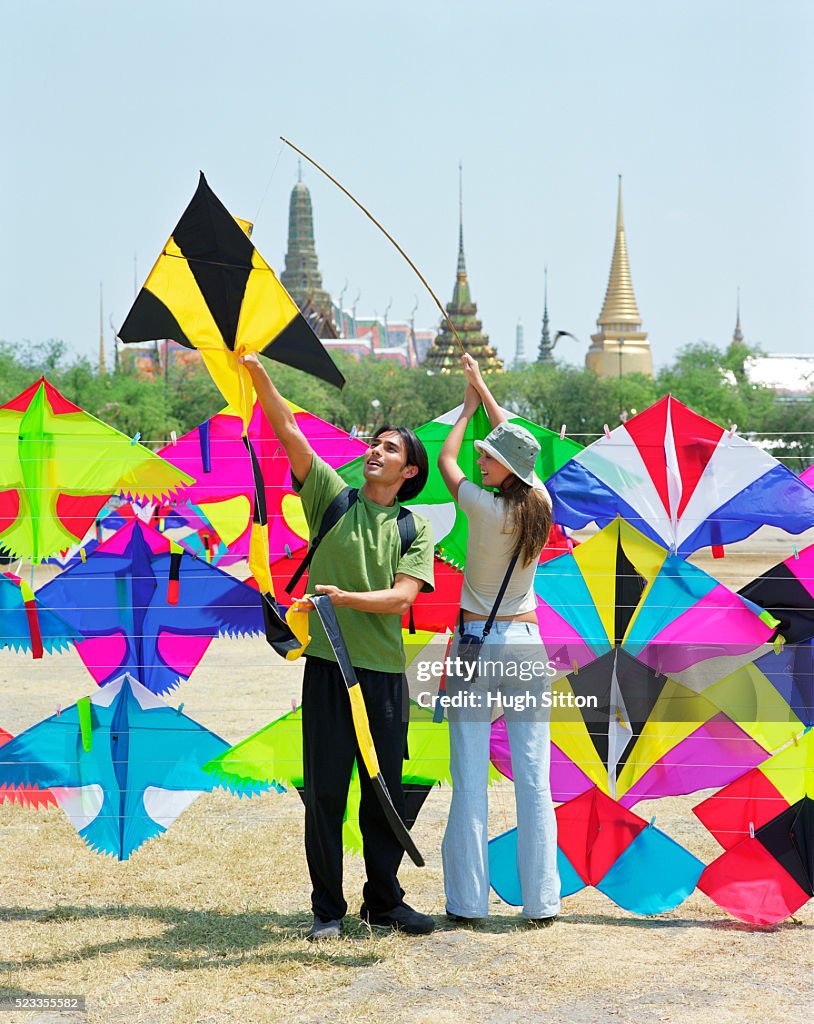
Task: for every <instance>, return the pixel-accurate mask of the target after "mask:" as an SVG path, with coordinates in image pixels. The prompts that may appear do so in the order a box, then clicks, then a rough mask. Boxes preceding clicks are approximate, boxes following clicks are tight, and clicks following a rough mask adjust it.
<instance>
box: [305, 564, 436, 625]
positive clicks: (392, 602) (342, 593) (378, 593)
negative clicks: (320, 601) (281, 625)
mask: <svg viewBox="0 0 814 1024" xmlns="http://www.w3.org/2000/svg"><path fill="white" fill-rule="evenodd" d="M423 585H424V584H423V581H422V580H419V579H417V578H416V577H415V576H408V575H407V573H403V572H399V573H396V578H395V580H393V586H392V587H391V588H390V589H389V590H369V591H365V590H360V591H353V590H340V588H339V587H334V586H333V585H332V584H329V583H328V584H324V583H320V584H317V585H316V586H315V587H314V590H315V591H316V592H317V593H318V594H320V595H324V596H325V597H328V598H330V601H331V604H332V605H333V606H334V608H353V609H354V610H355V611H357V612H373V613H374V614H377V615H406V614H407V612H408V611H409V610H410V605H411V604H412V603H413V601H415V599H416V598H417V597H418V595H419V593H420V591H421V588H422V586H423ZM294 608H295V609H296V610H297V611H298V612H312V611H314V604H313V602H312V601H311V600H309V598H308V597H302V598H300V599H299V600H297V601H295V602H294Z"/></svg>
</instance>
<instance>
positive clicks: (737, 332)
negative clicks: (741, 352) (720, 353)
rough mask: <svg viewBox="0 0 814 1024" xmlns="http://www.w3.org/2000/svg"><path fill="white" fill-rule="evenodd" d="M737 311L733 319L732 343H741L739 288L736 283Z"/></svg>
mask: <svg viewBox="0 0 814 1024" xmlns="http://www.w3.org/2000/svg"><path fill="white" fill-rule="evenodd" d="M736 308H737V313H736V319H735V331H734V333H733V335H732V344H733V345H742V344H743V331H742V330H741V288H740V285H738V300H737V307H736Z"/></svg>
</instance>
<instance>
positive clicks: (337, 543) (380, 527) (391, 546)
mask: <svg viewBox="0 0 814 1024" xmlns="http://www.w3.org/2000/svg"><path fill="white" fill-rule="evenodd" d="M292 483H293V486H294V490H295V491H297V492H298V493H299V495H300V497H301V498H302V505H303V510H304V511H305V518H306V521H307V523H308V532H309V534H310V536H312V537H313V536H314V534H316V532H317V531H318V530H319V526H320V523H321V522H322V516H323V514H324V513H325V510H326V509H327V507H328V506H329V505H330V503H331V502H332V501H333V499H334V498H335V497H336V496H337V495H338V494H340V493H341V492H342V491H343V490H344V489H345V487H346V486H347V484H346V483H345V481H344V480H343V479H342V477H341V476H339V474H338V473H336V472H335V471H334V470H333V469H331V467H330V466H329V465H328V464H327V463H326V462H323V460H322V459H320V458H319V457H318V456H316V455H315V456H314V457H313V461H312V463H311V471H310V473H309V474H308V476H307V477H306V478H305V483H303V484H300V483H299V481H298V480H296V479H294V478H293V477H292ZM400 507H401V506H400V505H399V503H398V502H395V503H394V504H393V505H390V506H387V505H377V504H376V503H375V502H373V501H371V500H370V499H369V498H366V497H365V495H364V493H363V492H362V491H361V490H360V491H359V496H358V498H357V500H356V501H355V502H354V504H353V505H351V507H350V509H349V510H348V511H347V512H346V513H345V515H344V516H342V518H341V519H340V520H339V522H338V523H337V524H336V525H335V526H334V527H333V529H331V530H329V531H328V533H327V534H326V535H325V536H324V537H323V539H322V540H321V541H320V544H319V547H318V548H317V549H316V551H315V552H314V557H313V559H312V560H311V564H310V566H309V568H308V591H309V593H313V592H314V587H315V586H316V585H317V584H318V583H319V584H332V585H333V586H335V587H339V588H340V589H341V590H352V591H371V590H388V589H389V588H390V587H392V586H393V582H394V580H395V578H396V574H397V573H405V574H406V575H408V576H414V577H415V578H416V579H419V580H423V582H424V586H423V587H422V588H421V589H422V590H423V591H431V590H433V589H434V578H433V536H432V526H431V525H430V523H429V520H427V519H425V518H424V517H423V516H420V515H416V514H415V513H413V516H414V518H415V528H416V536H415V540H414V541H413V543H412V544H411V545H410V548H409V550H408V551H407V552H406V553H405V555H404V557H402V555H401V538H400V536H399V531H398V525H397V522H396V520H397V517H398V513H399V508H400ZM336 617H337V620H338V621H339V626H340V628H341V630H342V635H343V636H344V637H345V642H346V643H347V646H348V651H349V653H350V658H351V662H352V663H353V664H354V665H355V666H356V667H357V668H369V669H376V670H378V671H379V672H403V671H404V647H403V644H402V639H401V616H400V615H393V614H390V615H384V614H380V613H377V612H360V611H356V610H355V609H353V608H337V609H336ZM309 629H310V633H311V642H310V644H309V645H308V647H307V648H306V650H305V653H306V655H309V654H310V655H314V656H315V657H317V658H326V659H328V660H329V661H336V658H335V657H334V653H333V649H332V648H331V645H330V642H329V640H328V637H327V636H326V635H325V630H324V629H323V627H322V623H321V622H320V620H319V616H318V615H317V614H316V612H312V613H311V615H310V616H309Z"/></svg>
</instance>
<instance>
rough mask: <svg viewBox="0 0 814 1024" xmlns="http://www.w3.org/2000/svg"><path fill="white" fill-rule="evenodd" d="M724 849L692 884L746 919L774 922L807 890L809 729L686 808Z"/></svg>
mask: <svg viewBox="0 0 814 1024" xmlns="http://www.w3.org/2000/svg"><path fill="white" fill-rule="evenodd" d="M694 811H695V814H696V815H697V816H698V818H699V820H700V821H701V822H702V824H703V825H704V826H705V827H706V828H707V829H709V831H710V832H711V833H712V835H713V836H714V837H715V838H716V839H717V840H718V842H719V843H720V844H721V846H723V847H724V852H723V853H722V854H721V855H720V856H719V857H718V858H716V860H714V861H712V863H711V864H709V865H707V867H706V868H705V869H704V873H703V874H702V875H701V878H700V880H699V882H698V888H699V889H701V890H702V892H705V893H706V894H707V896H709V898H710V899H711V900H714V902H715V903H717V904H718V905H719V906H721V907H723V908H724V909H725V910H727V911H728V912H729V913H730V914H733V915H734V916H735V917H738V918H740V920H742V921H746V922H748V923H749V924H757V925H768V924H776V923H777V922H778V921H782V920H783V919H784V918H786V917H789V916H790V915H792V914H794V913H795V912H796V911H797V910H799V909H800V907H802V906H803V904H805V903H807V902H808V900H810V899H811V897H812V896H813V895H814V730H812V729H807V730H806V732H805V733H804V734H803V735H802V736H801V737H799V738H796V739H795V741H793V742H792V743H790V744H789V745H788V746H787V747H786V748H785V749H784V750H781V751H780V752H779V753H777V754H774V755H773V756H772V757H770V758H769V759H768V760H767V761H765V762H764V763H763V764H761V765H760V766H759V767H757V768H754V769H753V770H752V771H750V772H748V773H747V774H746V775H744V776H743V777H742V778H740V779H737V780H736V781H735V782H733V783H731V785H729V786H726V787H725V788H724V789H722V790H720V791H719V792H718V793H715V794H714V795H713V796H711V797H709V798H708V799H707V800H704V801H703V802H702V803H700V804H698V806H697V807H695V808H694Z"/></svg>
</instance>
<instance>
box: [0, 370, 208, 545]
mask: <svg viewBox="0 0 814 1024" xmlns="http://www.w3.org/2000/svg"><path fill="white" fill-rule="evenodd" d="M182 483H184V484H191V483H192V477H189V476H187V474H186V473H184V472H182V471H181V470H180V469H176V467H175V466H171V465H170V464H169V463H167V462H165V461H164V460H163V459H161V458H159V457H158V456H157V455H155V454H154V453H153V452H151V451H150V449H149V448H145V447H144V445H141V444H137V443H135V442H134V441H133V440H132V439H131V438H129V437H126V436H125V435H124V434H122V433H120V432H119V431H118V430H115V429H114V428H113V427H109V426H108V425H107V424H106V423H102V422H101V420H97V419H96V418H95V417H94V416H91V415H89V414H88V413H86V412H83V410H82V409H80V408H79V406H78V405H74V404H73V402H69V401H68V400H67V399H66V398H63V396H62V395H61V394H60V393H59V391H57V389H56V388H55V387H52V385H50V384H49V383H48V381H46V380H45V379H44V378H43V379H41V380H39V381H37V383H36V384H32V385H31V387H30V388H27V389H26V390H25V391H23V392H22V394H19V395H17V397H16V398H13V399H11V401H10V402H6V404H5V405H3V406H0V546H2V547H4V548H5V549H6V550H7V551H10V552H11V553H12V554H13V555H15V556H17V557H20V558H31V559H32V560H33V561H35V562H36V561H40V560H42V559H44V558H47V557H48V556H49V555H52V554H54V553H55V552H56V551H62V550H64V549H65V548H69V547H71V546H72V545H74V544H76V543H77V541H80V540H81V539H82V538H83V537H84V536H85V534H86V532H87V530H88V528H89V527H90V526H91V525H92V524H93V521H94V520H95V518H96V515H97V513H98V512H99V510H100V509H101V507H102V506H103V505H104V504H105V502H106V501H107V500H108V498H109V497H110V495H111V494H114V493H119V492H124V493H125V494H128V495H130V496H132V497H134V498H156V497H161V496H166V495H168V494H169V493H170V492H172V491H173V490H174V489H175V488H177V487H178V486H179V484H182Z"/></svg>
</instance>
